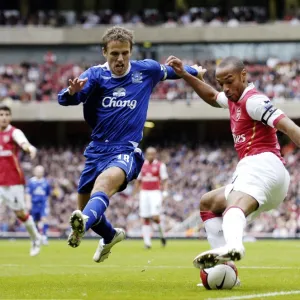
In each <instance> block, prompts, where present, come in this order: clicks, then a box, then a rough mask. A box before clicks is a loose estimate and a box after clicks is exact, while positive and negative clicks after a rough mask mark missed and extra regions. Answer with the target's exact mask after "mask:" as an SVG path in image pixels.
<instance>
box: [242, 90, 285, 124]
mask: <svg viewBox="0 0 300 300" xmlns="http://www.w3.org/2000/svg"><path fill="white" fill-rule="evenodd" d="M246 109H247V112H248V114H249V116H250V117H251V118H252V119H253V120H256V121H261V122H262V123H263V124H265V125H269V126H270V127H275V126H276V124H277V123H278V122H279V121H280V120H281V119H282V118H284V117H285V114H284V112H283V111H282V110H280V109H278V108H276V107H275V106H274V105H273V104H272V102H271V101H270V99H269V98H268V97H267V96H265V95H254V96H252V97H250V98H249V99H248V100H247V103H246Z"/></svg>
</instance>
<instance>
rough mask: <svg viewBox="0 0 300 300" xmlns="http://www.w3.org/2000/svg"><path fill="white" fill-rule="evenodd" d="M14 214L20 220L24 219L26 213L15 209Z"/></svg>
mask: <svg viewBox="0 0 300 300" xmlns="http://www.w3.org/2000/svg"><path fill="white" fill-rule="evenodd" d="M15 215H16V216H17V218H18V219H19V220H21V221H25V219H26V218H27V216H28V214H27V213H25V211H24V210H16V211H15Z"/></svg>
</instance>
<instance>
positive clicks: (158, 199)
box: [149, 191, 162, 217]
mask: <svg viewBox="0 0 300 300" xmlns="http://www.w3.org/2000/svg"><path fill="white" fill-rule="evenodd" d="M149 198H150V207H151V216H152V217H157V216H160V214H161V211H162V194H161V191H151V193H150V195H149Z"/></svg>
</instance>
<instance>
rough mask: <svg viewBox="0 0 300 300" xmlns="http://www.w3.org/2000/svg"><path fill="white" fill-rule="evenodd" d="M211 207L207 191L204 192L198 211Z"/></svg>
mask: <svg viewBox="0 0 300 300" xmlns="http://www.w3.org/2000/svg"><path fill="white" fill-rule="evenodd" d="M211 207H212V199H211V197H210V195H209V193H206V194H204V195H203V196H202V197H201V199H200V211H208V210H211Z"/></svg>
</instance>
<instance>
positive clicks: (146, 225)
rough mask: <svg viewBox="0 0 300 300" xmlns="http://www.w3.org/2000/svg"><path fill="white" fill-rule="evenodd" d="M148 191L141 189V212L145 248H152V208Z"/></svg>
mask: <svg viewBox="0 0 300 300" xmlns="http://www.w3.org/2000/svg"><path fill="white" fill-rule="evenodd" d="M150 200H151V199H149V192H148V191H140V201H139V211H140V212H139V214H140V217H141V220H142V223H143V224H142V236H143V240H144V246H145V249H151V231H152V228H151V219H150V218H151V210H150Z"/></svg>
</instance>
